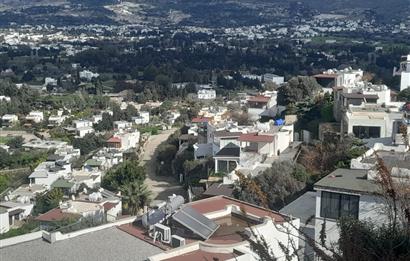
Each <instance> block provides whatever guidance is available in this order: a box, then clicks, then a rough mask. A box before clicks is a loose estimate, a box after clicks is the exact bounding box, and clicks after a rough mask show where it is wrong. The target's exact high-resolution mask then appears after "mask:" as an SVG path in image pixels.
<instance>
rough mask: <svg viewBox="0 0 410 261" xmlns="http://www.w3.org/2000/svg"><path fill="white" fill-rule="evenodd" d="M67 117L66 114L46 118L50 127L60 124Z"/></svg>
mask: <svg viewBox="0 0 410 261" xmlns="http://www.w3.org/2000/svg"><path fill="white" fill-rule="evenodd" d="M67 118H68V116H66V115H52V116H50V117H49V118H48V125H49V126H52V127H54V126H60V125H61V124H62V123H63V122H64V121H65V120H66V119H67Z"/></svg>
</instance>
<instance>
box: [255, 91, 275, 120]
mask: <svg viewBox="0 0 410 261" xmlns="http://www.w3.org/2000/svg"><path fill="white" fill-rule="evenodd" d="M277 98H278V93H277V92H276V91H272V92H268V91H266V92H264V93H261V94H259V95H256V96H251V97H249V98H248V99H247V105H248V117H249V119H250V120H252V121H256V120H258V119H259V118H260V117H262V116H268V117H275V116H276V113H277Z"/></svg>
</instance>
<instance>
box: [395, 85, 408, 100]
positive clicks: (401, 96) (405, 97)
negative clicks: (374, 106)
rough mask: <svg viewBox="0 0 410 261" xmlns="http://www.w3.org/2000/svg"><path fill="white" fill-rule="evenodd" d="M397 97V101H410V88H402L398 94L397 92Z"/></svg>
mask: <svg viewBox="0 0 410 261" xmlns="http://www.w3.org/2000/svg"><path fill="white" fill-rule="evenodd" d="M397 99H398V100H399V101H405V102H408V101H410V88H407V89H404V90H402V91H401V92H399V94H397Z"/></svg>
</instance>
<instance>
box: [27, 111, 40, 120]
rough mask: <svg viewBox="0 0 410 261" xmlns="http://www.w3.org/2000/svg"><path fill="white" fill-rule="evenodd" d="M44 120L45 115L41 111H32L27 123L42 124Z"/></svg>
mask: <svg viewBox="0 0 410 261" xmlns="http://www.w3.org/2000/svg"><path fill="white" fill-rule="evenodd" d="M43 120H44V114H43V112H41V111H32V112H30V113H29V114H28V115H27V116H26V121H28V122H32V123H40V122H42V121H43Z"/></svg>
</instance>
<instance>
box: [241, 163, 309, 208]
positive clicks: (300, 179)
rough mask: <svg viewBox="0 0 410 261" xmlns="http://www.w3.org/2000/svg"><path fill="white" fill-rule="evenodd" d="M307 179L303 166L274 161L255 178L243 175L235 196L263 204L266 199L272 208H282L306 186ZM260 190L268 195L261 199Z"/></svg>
mask: <svg viewBox="0 0 410 261" xmlns="http://www.w3.org/2000/svg"><path fill="white" fill-rule="evenodd" d="M239 175H241V174H239ZM307 179H308V175H307V173H306V171H305V169H304V168H303V167H302V166H300V165H298V164H293V163H291V162H287V161H284V162H274V163H273V164H272V166H271V167H270V168H269V169H266V170H265V171H264V172H263V173H262V174H260V175H258V176H257V177H256V178H254V179H248V178H246V177H244V176H243V175H242V178H240V181H239V184H238V186H237V187H236V188H235V190H234V196H235V197H236V198H238V199H241V200H244V201H247V202H250V203H253V204H263V203H264V202H265V201H266V205H267V206H268V207H269V208H270V209H280V208H282V207H284V206H285V205H286V204H287V203H289V202H290V201H291V200H292V199H293V198H294V197H295V196H296V195H297V194H298V192H300V191H301V190H302V189H303V188H304V187H305V186H306V182H307ZM258 190H260V191H261V192H262V193H263V194H264V195H266V196H264V197H262V199H261V193H257V191H258Z"/></svg>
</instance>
